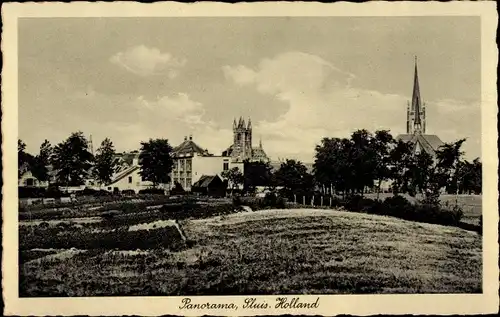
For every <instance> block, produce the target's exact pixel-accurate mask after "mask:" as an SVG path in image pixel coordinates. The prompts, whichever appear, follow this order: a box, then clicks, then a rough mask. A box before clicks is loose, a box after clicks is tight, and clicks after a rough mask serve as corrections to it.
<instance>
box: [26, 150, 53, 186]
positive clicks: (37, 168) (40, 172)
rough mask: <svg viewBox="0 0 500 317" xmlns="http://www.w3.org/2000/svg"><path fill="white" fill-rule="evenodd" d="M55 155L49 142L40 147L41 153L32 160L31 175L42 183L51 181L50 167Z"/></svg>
mask: <svg viewBox="0 0 500 317" xmlns="http://www.w3.org/2000/svg"><path fill="white" fill-rule="evenodd" d="M52 154H53V149H52V145H51V144H50V142H49V141H48V140H45V141H43V143H42V145H40V152H39V154H38V155H37V156H35V157H34V158H33V160H32V164H31V167H30V168H31V173H32V174H33V176H34V177H36V178H37V179H38V180H40V181H48V180H49V169H48V166H49V165H50V163H51V159H52Z"/></svg>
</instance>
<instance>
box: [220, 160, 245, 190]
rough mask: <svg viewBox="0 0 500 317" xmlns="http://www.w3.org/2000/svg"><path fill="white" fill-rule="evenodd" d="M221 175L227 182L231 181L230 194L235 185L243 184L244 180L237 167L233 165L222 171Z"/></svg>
mask: <svg viewBox="0 0 500 317" xmlns="http://www.w3.org/2000/svg"><path fill="white" fill-rule="evenodd" d="M221 176H222V177H223V178H224V179H227V180H228V182H229V183H231V194H232V193H233V191H234V190H235V189H236V188H237V187H239V185H241V184H243V182H244V180H245V178H244V176H243V174H242V173H241V172H240V169H239V168H238V167H233V168H231V169H229V170H227V171H223V172H222V173H221Z"/></svg>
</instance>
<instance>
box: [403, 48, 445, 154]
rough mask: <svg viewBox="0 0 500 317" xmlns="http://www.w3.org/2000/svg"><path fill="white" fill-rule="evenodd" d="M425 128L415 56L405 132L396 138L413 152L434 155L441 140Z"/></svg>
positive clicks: (441, 142)
mask: <svg viewBox="0 0 500 317" xmlns="http://www.w3.org/2000/svg"><path fill="white" fill-rule="evenodd" d="M426 128H427V127H426V112H425V103H423V102H422V99H421V97H420V86H419V81H418V69H417V58H416V57H415V74H414V79H413V96H412V100H411V105H410V103H409V102H408V105H407V110H406V134H400V135H398V136H397V137H396V140H402V141H404V142H408V143H410V145H411V146H412V149H413V152H414V153H415V154H418V153H420V152H421V151H425V152H427V153H428V154H430V155H431V156H432V157H435V156H436V150H437V149H438V148H439V147H440V146H441V145H443V141H441V139H440V138H439V137H438V136H437V135H435V134H427V133H426Z"/></svg>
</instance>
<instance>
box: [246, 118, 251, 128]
mask: <svg viewBox="0 0 500 317" xmlns="http://www.w3.org/2000/svg"><path fill="white" fill-rule="evenodd" d="M247 129H248V130H251V129H252V119H250V118H248V126H247Z"/></svg>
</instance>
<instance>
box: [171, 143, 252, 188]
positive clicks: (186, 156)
mask: <svg viewBox="0 0 500 317" xmlns="http://www.w3.org/2000/svg"><path fill="white" fill-rule="evenodd" d="M172 156H173V158H174V167H173V169H172V173H171V174H170V178H171V184H172V186H174V185H175V183H179V184H180V185H181V186H182V188H184V190H186V191H190V190H191V187H192V186H193V184H194V183H196V182H197V181H198V180H199V179H200V178H201V177H202V176H203V175H211V176H215V175H219V176H221V174H222V172H223V171H226V170H229V169H231V168H233V167H238V169H239V170H240V171H241V173H243V166H244V164H243V162H235V161H234V160H233V159H232V158H231V157H229V156H222V155H221V156H215V155H212V154H210V153H209V152H208V150H206V149H203V148H202V147H200V146H199V145H198V144H196V143H195V142H194V141H193V137H192V136H190V137H189V138H188V137H185V138H184V142H182V143H181V144H179V145H178V146H176V147H175V148H174V151H173V155H172Z"/></svg>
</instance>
